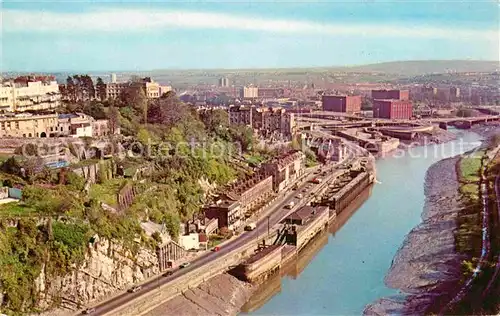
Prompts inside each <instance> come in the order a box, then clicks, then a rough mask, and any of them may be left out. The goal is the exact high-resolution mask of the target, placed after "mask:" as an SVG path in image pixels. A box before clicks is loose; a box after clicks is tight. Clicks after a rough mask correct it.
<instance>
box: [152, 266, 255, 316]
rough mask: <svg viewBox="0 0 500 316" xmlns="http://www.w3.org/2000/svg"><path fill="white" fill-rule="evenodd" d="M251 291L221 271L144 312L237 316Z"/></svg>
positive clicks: (241, 282) (245, 285) (184, 315)
mask: <svg viewBox="0 0 500 316" xmlns="http://www.w3.org/2000/svg"><path fill="white" fill-rule="evenodd" d="M253 291H254V287H252V286H251V285H250V284H249V283H246V282H243V281H240V280H238V279H237V278H235V277H233V276H231V275H229V274H227V273H223V274H220V275H217V276H215V277H213V278H212V279H210V280H208V281H207V282H205V283H203V284H201V285H200V286H198V287H196V288H193V289H189V290H188V291H186V292H184V293H183V294H182V295H179V296H176V297H174V298H173V299H171V300H169V301H167V302H165V303H164V304H162V305H160V306H158V307H156V308H155V309H153V310H151V311H149V312H148V313H146V314H145V315H149V316H164V315H182V316H190V315H193V316H195V315H236V314H238V312H239V310H240V308H241V307H242V306H243V305H244V304H245V303H246V302H247V301H248V300H249V299H250V296H251V294H252V293H253Z"/></svg>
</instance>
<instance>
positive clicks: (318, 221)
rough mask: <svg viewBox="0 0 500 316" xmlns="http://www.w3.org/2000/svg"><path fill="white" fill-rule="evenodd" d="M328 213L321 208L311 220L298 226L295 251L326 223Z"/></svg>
mask: <svg viewBox="0 0 500 316" xmlns="http://www.w3.org/2000/svg"><path fill="white" fill-rule="evenodd" d="M328 221H329V213H328V209H325V210H322V213H321V214H319V215H318V216H317V217H315V218H314V219H313V221H312V222H310V223H308V224H306V226H304V227H300V226H299V228H298V231H297V244H296V245H297V251H300V249H302V248H303V247H304V246H305V245H306V244H307V242H308V241H309V240H311V239H312V238H313V237H314V236H316V234H317V233H318V232H320V231H321V230H323V228H324V227H325V226H326V225H328Z"/></svg>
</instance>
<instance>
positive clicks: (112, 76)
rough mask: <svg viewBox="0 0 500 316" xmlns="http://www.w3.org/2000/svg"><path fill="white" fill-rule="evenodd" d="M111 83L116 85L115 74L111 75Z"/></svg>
mask: <svg viewBox="0 0 500 316" xmlns="http://www.w3.org/2000/svg"><path fill="white" fill-rule="evenodd" d="M111 83H116V74H111Z"/></svg>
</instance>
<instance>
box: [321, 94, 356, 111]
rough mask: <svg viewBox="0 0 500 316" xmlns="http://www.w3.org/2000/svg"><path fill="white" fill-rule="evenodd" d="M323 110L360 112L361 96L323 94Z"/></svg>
mask: <svg viewBox="0 0 500 316" xmlns="http://www.w3.org/2000/svg"><path fill="white" fill-rule="evenodd" d="M322 101H323V111H333V112H343V113H349V114H355V113H359V112H361V96H359V95H324V96H323V98H322Z"/></svg>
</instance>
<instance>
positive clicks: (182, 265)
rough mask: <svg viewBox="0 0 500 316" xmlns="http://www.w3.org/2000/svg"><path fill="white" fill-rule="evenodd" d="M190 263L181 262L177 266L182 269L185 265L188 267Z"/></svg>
mask: <svg viewBox="0 0 500 316" xmlns="http://www.w3.org/2000/svg"><path fill="white" fill-rule="evenodd" d="M190 264H191V263H189V262H184V263H183V264H181V265H180V266H179V268H181V269H182V268H186V267H188V266H189V265H190Z"/></svg>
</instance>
